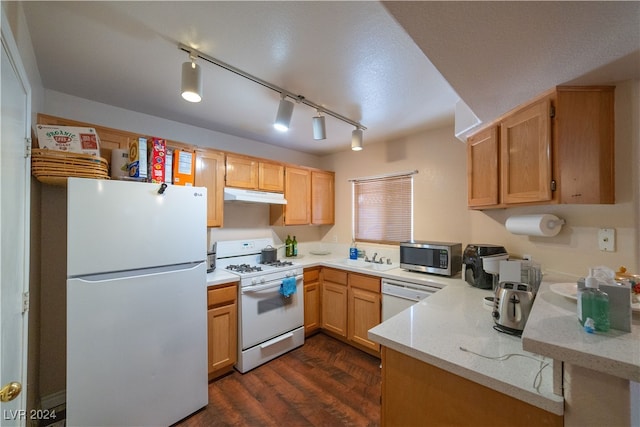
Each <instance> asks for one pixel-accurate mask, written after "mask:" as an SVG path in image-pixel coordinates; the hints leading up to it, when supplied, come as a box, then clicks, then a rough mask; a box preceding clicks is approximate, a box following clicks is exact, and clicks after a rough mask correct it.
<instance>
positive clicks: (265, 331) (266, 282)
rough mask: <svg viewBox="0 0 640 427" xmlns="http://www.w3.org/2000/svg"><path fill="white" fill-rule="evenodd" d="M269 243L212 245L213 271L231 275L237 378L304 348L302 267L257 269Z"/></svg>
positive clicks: (277, 264)
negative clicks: (234, 280)
mask: <svg viewBox="0 0 640 427" xmlns="http://www.w3.org/2000/svg"><path fill="white" fill-rule="evenodd" d="M273 245H274V243H273V239H267V238H265V239H247V240H226V241H218V242H217V254H216V267H217V268H222V269H225V270H226V271H228V272H230V273H233V274H237V275H238V276H239V277H240V288H239V291H238V292H239V298H238V299H239V301H240V303H239V325H238V363H237V364H236V366H235V367H236V369H237V370H238V371H240V372H242V373H244V372H247V371H249V370H251V369H253V368H255V367H257V366H260V365H262V364H263V363H265V362H268V361H269V360H272V359H274V358H276V357H278V356H280V355H282V354H284V353H286V352H288V351H290V350H292V349H294V348H296V347H299V346H301V345H303V344H304V296H303V271H302V270H303V268H302V266H301V265H300V264H299V263H296V262H294V261H289V260H279V261H276V262H274V263H269V264H261V263H260V261H261V253H262V249H264V248H267V247H269V246H272V247H273Z"/></svg>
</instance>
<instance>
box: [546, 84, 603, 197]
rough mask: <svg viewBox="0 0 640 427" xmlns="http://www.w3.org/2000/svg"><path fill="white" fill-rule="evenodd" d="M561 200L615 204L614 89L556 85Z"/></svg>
mask: <svg viewBox="0 0 640 427" xmlns="http://www.w3.org/2000/svg"><path fill="white" fill-rule="evenodd" d="M555 122H556V123H555V132H556V137H557V140H558V141H559V144H558V147H557V152H558V157H559V159H560V162H561V164H560V165H559V167H558V169H559V171H558V172H559V174H558V193H559V201H560V203H603V204H604V203H615V179H614V178H615V173H614V172H615V169H614V168H615V165H614V123H615V122H614V88H613V87H579V88H575V87H574V88H564V87H559V88H558V94H557V108H556V119H555Z"/></svg>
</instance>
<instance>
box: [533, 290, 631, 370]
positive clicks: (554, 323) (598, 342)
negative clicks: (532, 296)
mask: <svg viewBox="0 0 640 427" xmlns="http://www.w3.org/2000/svg"><path fill="white" fill-rule="evenodd" d="M639 317H640V316H639V314H638V313H634V315H633V318H632V325H631V332H622V331H618V330H614V329H611V330H610V331H609V332H607V333H595V334H588V333H586V332H585V331H584V330H583V329H582V328H581V327H580V324H579V323H578V320H577V318H576V301H575V300H572V299H569V298H567V297H564V296H561V295H558V294H555V293H554V292H552V291H551V290H550V289H549V282H546V281H545V282H544V283H543V284H542V286H541V287H540V289H539V291H538V295H537V296H536V300H535V303H534V305H533V310H532V311H531V314H530V316H529V319H528V321H527V326H526V327H525V330H524V333H523V336H522V344H523V347H524V348H525V349H527V350H528V351H532V352H536V353H539V354H544V355H547V356H549V357H552V358H554V359H556V360H562V361H563V362H567V363H571V364H574V365H578V366H582V367H585V368H589V369H592V370H595V371H599V372H602V373H605V374H609V375H613V376H616V377H620V378H623V379H628V380H631V381H635V382H640V318H639Z"/></svg>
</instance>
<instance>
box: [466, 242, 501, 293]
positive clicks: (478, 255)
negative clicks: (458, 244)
mask: <svg viewBox="0 0 640 427" xmlns="http://www.w3.org/2000/svg"><path fill="white" fill-rule="evenodd" d="M492 255H507V251H506V249H505V248H504V247H502V246H498V245H489V244H468V245H467V247H466V248H465V250H464V253H463V254H462V276H463V277H464V280H466V282H467V283H468V284H470V285H471V286H475V287H476V288H480V289H492V288H493V276H492V275H491V274H489V273H487V272H485V271H484V268H483V266H482V258H483V257H485V256H492Z"/></svg>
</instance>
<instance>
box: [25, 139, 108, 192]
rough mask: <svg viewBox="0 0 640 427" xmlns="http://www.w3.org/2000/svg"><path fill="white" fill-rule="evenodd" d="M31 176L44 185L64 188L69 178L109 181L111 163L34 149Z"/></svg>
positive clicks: (87, 155) (74, 154) (87, 157)
mask: <svg viewBox="0 0 640 427" xmlns="http://www.w3.org/2000/svg"><path fill="white" fill-rule="evenodd" d="M31 174H32V175H33V176H35V177H36V179H38V181H40V182H42V183H45V184H51V185H63V186H64V185H66V184H67V178H69V177H79V178H95V179H109V163H108V162H107V160H106V159H104V158H102V157H97V156H92V155H89V154H81V153H69V152H66V151H57V150H48V149H40V148H34V149H33V150H31Z"/></svg>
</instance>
